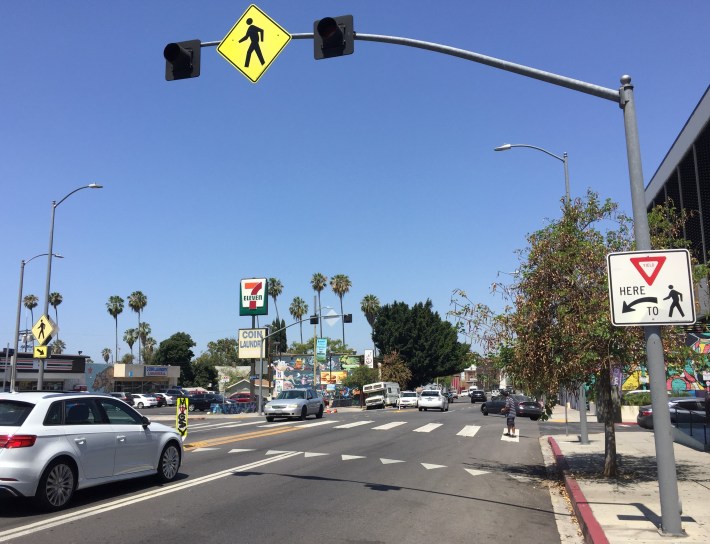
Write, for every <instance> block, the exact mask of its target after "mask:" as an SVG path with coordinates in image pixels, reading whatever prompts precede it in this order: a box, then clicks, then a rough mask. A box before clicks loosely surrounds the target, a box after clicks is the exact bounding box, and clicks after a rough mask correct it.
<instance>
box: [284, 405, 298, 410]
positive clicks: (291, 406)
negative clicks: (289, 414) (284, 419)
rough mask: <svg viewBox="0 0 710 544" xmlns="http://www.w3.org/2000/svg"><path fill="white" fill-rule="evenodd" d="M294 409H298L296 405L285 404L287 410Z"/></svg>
mask: <svg viewBox="0 0 710 544" xmlns="http://www.w3.org/2000/svg"><path fill="white" fill-rule="evenodd" d="M296 408H298V404H287V405H286V409H287V410H295V409H296Z"/></svg>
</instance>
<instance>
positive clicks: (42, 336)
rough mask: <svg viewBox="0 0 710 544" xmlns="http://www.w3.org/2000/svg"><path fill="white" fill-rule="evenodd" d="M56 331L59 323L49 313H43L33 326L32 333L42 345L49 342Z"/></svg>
mask: <svg viewBox="0 0 710 544" xmlns="http://www.w3.org/2000/svg"><path fill="white" fill-rule="evenodd" d="M55 332H57V324H56V323H55V322H54V321H52V318H50V317H49V316H48V315H42V317H40V318H39V319H38V320H37V323H35V324H34V327H32V334H34V337H35V338H36V339H37V342H39V345H40V346H45V345H47V344H49V342H50V340H52V335H53V334H54V333H55Z"/></svg>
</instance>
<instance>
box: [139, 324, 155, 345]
mask: <svg viewBox="0 0 710 544" xmlns="http://www.w3.org/2000/svg"><path fill="white" fill-rule="evenodd" d="M151 332H153V331H152V330H151V329H150V324H149V323H146V322H145V321H144V322H143V323H141V324H140V325H139V326H138V342H139V344H138V345H139V346H143V350H144V351H145V342H146V340H147V339H148V337H149V336H150V333H151Z"/></svg>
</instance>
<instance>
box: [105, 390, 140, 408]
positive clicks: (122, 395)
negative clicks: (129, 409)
mask: <svg viewBox="0 0 710 544" xmlns="http://www.w3.org/2000/svg"><path fill="white" fill-rule="evenodd" d="M109 394H110V395H111V396H112V397H116V398H117V399H121V400H122V401H123V402H125V403H126V404H128V405H129V406H134V405H135V404H136V403H135V402H134V401H133V395H131V394H130V393H126V392H124V391H116V392H114V393H109Z"/></svg>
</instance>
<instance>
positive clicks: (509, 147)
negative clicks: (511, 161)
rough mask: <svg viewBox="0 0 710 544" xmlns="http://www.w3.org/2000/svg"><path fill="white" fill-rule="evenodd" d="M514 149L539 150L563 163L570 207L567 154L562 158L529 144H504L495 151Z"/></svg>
mask: <svg viewBox="0 0 710 544" xmlns="http://www.w3.org/2000/svg"><path fill="white" fill-rule="evenodd" d="M514 147H529V148H530V149H537V150H538V151H542V152H543V153H546V154H547V155H549V156H550V157H554V158H555V159H557V160H558V161H562V164H564V167H565V205H566V206H569V199H570V196H569V170H568V169H567V153H563V154H562V156H561V157H560V156H559V155H555V154H554V153H550V152H549V151H548V150H547V149H543V148H542V147H537V146H534V145H528V144H503V145H499V146H498V147H496V148H495V149H494V151H508V150H509V149H512V148H514Z"/></svg>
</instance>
